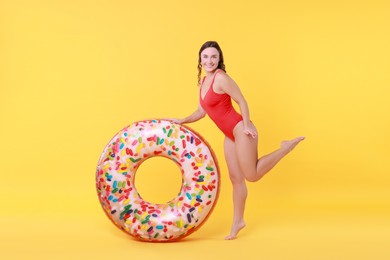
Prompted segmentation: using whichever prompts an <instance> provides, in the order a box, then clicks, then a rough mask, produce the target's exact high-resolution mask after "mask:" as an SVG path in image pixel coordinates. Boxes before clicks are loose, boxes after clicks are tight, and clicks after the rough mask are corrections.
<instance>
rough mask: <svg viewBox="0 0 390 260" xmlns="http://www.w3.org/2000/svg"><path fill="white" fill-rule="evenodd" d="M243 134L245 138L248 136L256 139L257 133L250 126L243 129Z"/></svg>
mask: <svg viewBox="0 0 390 260" xmlns="http://www.w3.org/2000/svg"><path fill="white" fill-rule="evenodd" d="M244 134H246V135H247V136H250V137H252V138H256V136H257V131H256V129H255V128H254V127H252V126H245V127H244Z"/></svg>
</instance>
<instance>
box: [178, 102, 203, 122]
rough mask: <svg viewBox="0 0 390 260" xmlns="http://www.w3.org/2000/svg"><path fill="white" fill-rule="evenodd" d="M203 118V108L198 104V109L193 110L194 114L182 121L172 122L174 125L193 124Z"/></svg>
mask: <svg viewBox="0 0 390 260" xmlns="http://www.w3.org/2000/svg"><path fill="white" fill-rule="evenodd" d="M205 116H206V112H205V111H204V110H203V108H202V107H201V105H200V104H199V106H198V109H197V110H195V111H194V113H192V114H191V115H189V116H187V117H185V118H183V119H172V122H173V123H176V124H186V123H193V122H196V121H198V120H200V119H202V118H203V117H205Z"/></svg>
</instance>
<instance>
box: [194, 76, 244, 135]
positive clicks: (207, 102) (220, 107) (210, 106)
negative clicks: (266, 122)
mask: <svg viewBox="0 0 390 260" xmlns="http://www.w3.org/2000/svg"><path fill="white" fill-rule="evenodd" d="M218 72H220V70H217V71H216V72H215V73H214V77H213V79H212V81H211V84H210V87H209V89H208V90H207V92H206V95H205V96H204V98H203V99H202V94H201V90H202V86H203V82H204V80H205V77H204V78H203V80H202V85H201V87H200V91H199V99H200V105H201V106H202V108H203V109H204V110H205V111H206V113H207V114H208V116H209V117H210V118H211V120H213V121H214V123H215V124H216V125H217V126H218V128H219V129H220V130H221V131H222V132H223V133H224V134H225V136H227V137H228V138H230V139H231V140H233V141H234V135H233V129H234V127H235V126H236V125H237V124H238V123H239V122H241V121H242V120H243V119H242V116H241V115H240V114H239V113H238V112H237V111H236V110H235V109H234V107H233V105H232V100H231V97H230V96H229V95H228V94H226V93H223V94H219V93H215V91H214V89H213V84H214V80H215V76H216V75H217V73H218Z"/></svg>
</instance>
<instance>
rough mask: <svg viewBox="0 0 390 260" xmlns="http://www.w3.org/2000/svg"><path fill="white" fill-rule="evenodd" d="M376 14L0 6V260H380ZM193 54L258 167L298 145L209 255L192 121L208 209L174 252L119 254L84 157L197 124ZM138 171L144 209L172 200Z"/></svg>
mask: <svg viewBox="0 0 390 260" xmlns="http://www.w3.org/2000/svg"><path fill="white" fill-rule="evenodd" d="M389 13H390V4H389V1H387V0H383V1H380V0H371V1H369V0H366V1H363V0H361V1H360V0H355V1H352V0H349V1H348V0H337V1H336V0H330V1H323V0H321V1H304V0H298V1H282V0H276V1H263V0H260V1H255V0H253V1H245V0H243V1H219V0H216V1H204V0H199V1H92V0H90V1H87V0H72V1H66V0H57V1H49V0H46V1H27V0H15V1H11V0H10V1H4V0H2V1H0V144H1V152H0V158H1V159H0V160H1V162H0V165H1V168H0V169H1V170H0V171H1V176H0V177H1V189H0V198H1V199H0V203H1V204H0V221H1V222H0V240H1V241H0V258H1V259H32V258H36V259H89V258H92V257H93V258H94V259H108V258H109V259H114V258H119V257H120V258H122V259H123V258H127V259H133V258H134V257H137V258H138V259H152V258H153V259H163V258H167V259H181V258H183V259H184V257H185V258H186V259H219V258H221V259H222V257H223V258H224V259H237V258H239V259H389V258H390V251H389V250H387V249H386V248H387V245H388V241H390V221H389V220H390V210H389V209H390V207H389V206H390V203H389V202H390V189H389V184H390V166H389V155H390V152H389V146H390V142H389V132H390V120H389V111H390V105H389V103H390V102H389V100H390V91H389V87H390V73H389V69H390V48H389V46H390V31H389V29H390V18H389ZM207 40H217V41H218V42H219V43H220V45H221V47H222V49H223V51H224V55H225V63H226V68H227V72H228V74H229V75H230V76H231V77H232V78H233V79H235V81H236V82H237V83H238V85H239V86H240V88H241V90H242V92H243V93H244V95H245V97H246V99H247V101H248V104H249V107H250V111H251V119H252V121H253V122H254V123H255V124H256V125H257V127H258V129H259V133H260V144H259V149H260V150H259V151H260V154H265V153H267V152H271V151H272V150H274V149H276V148H277V147H278V146H279V143H280V141H281V140H283V139H287V138H293V137H295V136H298V135H305V136H306V137H307V139H306V140H305V141H304V142H303V143H302V144H301V145H299V147H297V148H296V150H295V151H294V152H293V153H292V154H290V155H289V156H288V157H286V159H284V160H283V161H282V162H281V163H280V164H279V165H278V166H277V167H276V168H275V169H274V170H273V171H272V172H271V173H270V174H269V175H267V176H266V177H265V178H264V179H263V180H261V181H260V182H258V183H250V184H249V185H248V187H249V198H248V202H247V209H246V221H247V227H246V229H245V230H243V231H242V232H241V233H240V235H239V239H237V240H235V241H224V240H223V237H224V236H225V235H227V234H228V233H229V229H230V223H231V217H232V200H231V185H230V182H229V179H228V174H227V169H226V164H225V162H224V157H223V136H222V134H221V133H220V132H219V130H218V129H217V128H216V127H215V126H214V125H213V123H212V122H211V121H210V119H208V118H207V119H204V120H201V121H199V122H197V123H194V124H191V125H190V127H192V128H194V129H195V130H197V131H198V132H200V133H201V134H202V135H203V136H204V137H205V138H206V140H208V141H209V143H210V144H211V146H212V147H213V149H214V151H215V152H216V154H217V156H218V159H219V162H220V166H221V170H222V189H221V194H220V199H219V201H218V204H217V206H216V208H215V211H214V212H213V214H212V215H211V217H210V218H209V220H208V221H207V223H206V224H205V225H204V226H202V228H201V229H200V230H198V231H197V232H195V233H194V234H192V235H191V236H189V237H188V238H186V239H185V240H183V241H182V242H178V243H169V244H151V243H141V242H137V241H134V240H132V239H131V238H130V237H128V236H126V235H125V234H124V233H123V232H121V231H120V230H119V229H117V228H116V227H115V226H114V225H113V224H111V223H110V221H109V220H108V219H107V217H106V216H105V214H104V213H103V211H102V209H101V207H100V205H99V203H98V199H97V195H96V191H95V179H94V178H95V167H96V164H97V160H98V158H99V156H100V153H101V152H102V151H103V148H104V146H105V145H106V144H107V142H108V141H109V140H110V138H111V137H112V136H113V135H114V134H115V133H116V132H118V131H119V130H120V129H122V128H123V127H124V126H126V125H128V124H130V123H132V122H134V121H138V120H143V119H148V118H160V117H184V116H187V115H188V114H190V113H192V112H193V111H194V109H196V107H197V100H198V96H197V95H198V90H197V86H196V81H197V78H196V75H197V70H196V66H197V52H198V50H199V47H200V46H201V44H202V43H203V42H205V41H207ZM164 168H165V169H166V170H165V172H164V171H163V170H161V169H164ZM142 171H143V173H144V174H141V173H139V176H141V175H142V176H144V179H143V181H140V185H141V183H142V185H143V187H142V189H143V192H145V194H146V193H148V194H149V193H150V196H151V198H152V197H153V196H156V194H155V191H158V192H160V193H161V191H162V189H161V186H159V185H160V184H161V183H163V182H164V181H165V182H166V183H165V184H166V185H171V184H169V183H167V180H168V181H169V180H170V178H171V177H169V178H162V179H161V181H158V182H153V181H154V180H153V179H154V178H158V177H154V176H156V175H158V176H160V175H162V174H166V172H167V171H168V172H170V171H176V172H177V174H179V170H178V169H177V167H176V166H175V165H174V164H172V163H171V162H169V161H168V162H165V161H163V160H155V162H154V163H153V159H152V160H150V161H149V162H148V165H146V166H145V167H144V168H143V169H142ZM174 175H175V174H173V175H172V178H173V179H174V178H175V177H174ZM169 176H171V175H169ZM140 178H141V177H140ZM148 181H149V182H150V184H148ZM172 182H175V181H172ZM176 184H177V183H176ZM169 187H171V186H169ZM158 189H160V190H158ZM170 189H171V188H170ZM173 189H178V187H177V186H175V185H174V186H173ZM141 193H142V192H141ZM148 196H149V195H148ZM214 257H216V258H214Z"/></svg>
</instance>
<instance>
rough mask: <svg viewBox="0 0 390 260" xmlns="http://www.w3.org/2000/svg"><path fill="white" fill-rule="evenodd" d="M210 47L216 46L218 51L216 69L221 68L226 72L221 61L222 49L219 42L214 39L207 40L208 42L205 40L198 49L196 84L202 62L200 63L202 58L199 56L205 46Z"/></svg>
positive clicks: (200, 72)
mask: <svg viewBox="0 0 390 260" xmlns="http://www.w3.org/2000/svg"><path fill="white" fill-rule="evenodd" d="M210 47H213V48H216V49H217V51H218V52H219V62H218V69H221V70H223V71H224V72H226V69H225V64H224V63H223V54H222V50H221V47H219V44H218V43H217V42H216V41H208V42H205V43H204V44H203V45H202V47H200V50H199V56H198V86H200V76H201V74H202V64H201V60H202V58H201V57H200V55H201V53H202V51H203V50H204V49H206V48H210Z"/></svg>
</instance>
